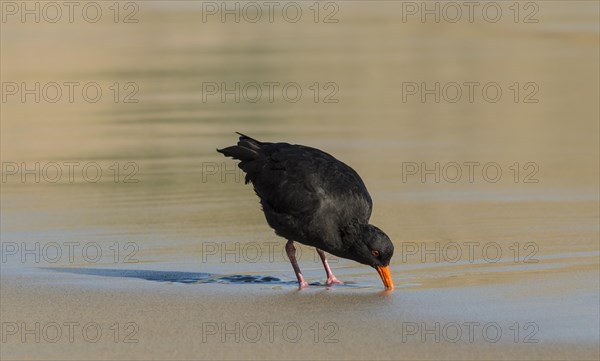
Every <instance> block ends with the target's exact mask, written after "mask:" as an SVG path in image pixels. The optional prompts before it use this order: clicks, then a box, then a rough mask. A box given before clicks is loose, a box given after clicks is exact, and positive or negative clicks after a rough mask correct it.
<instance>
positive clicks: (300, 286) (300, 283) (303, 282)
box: [298, 280, 308, 290]
mask: <svg viewBox="0 0 600 361" xmlns="http://www.w3.org/2000/svg"><path fill="white" fill-rule="evenodd" d="M303 288H308V282H306V281H304V280H303V281H301V282H298V289H299V290H301V289H303Z"/></svg>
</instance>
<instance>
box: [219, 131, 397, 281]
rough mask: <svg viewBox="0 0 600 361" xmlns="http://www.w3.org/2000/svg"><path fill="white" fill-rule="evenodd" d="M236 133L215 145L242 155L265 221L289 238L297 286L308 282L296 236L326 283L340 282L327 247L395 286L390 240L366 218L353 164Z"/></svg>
mask: <svg viewBox="0 0 600 361" xmlns="http://www.w3.org/2000/svg"><path fill="white" fill-rule="evenodd" d="M237 134H239V135H240V138H239V142H238V143H237V145H234V146H231V147H227V148H224V149H217V151H218V152H219V153H222V154H224V155H225V156H228V157H231V158H234V159H237V160H240V161H241V162H240V163H239V165H238V166H239V167H240V168H241V169H242V170H243V171H244V172H245V173H246V184H248V183H249V182H252V184H253V185H254V191H255V192H256V194H257V195H258V197H259V198H260V203H261V204H262V208H263V211H264V213H265V217H266V219H267V222H268V223H269V225H270V226H271V227H272V228H273V229H274V230H275V233H276V234H278V235H279V236H281V237H283V238H285V239H287V240H288V242H287V244H286V246H285V249H286V251H287V254H288V257H289V259H290V262H291V263H292V267H293V268H294V272H295V273H296V277H297V278H298V283H299V286H300V288H304V287H308V283H306V281H305V280H304V277H302V273H301V272H300V267H299V266H298V262H297V261H296V256H295V255H296V248H295V247H294V241H297V242H300V243H302V244H305V245H308V246H312V247H315V248H316V249H317V253H318V254H319V256H320V257H321V261H322V262H323V266H324V267H325V271H326V272H327V284H328V285H331V284H334V283H342V282H340V281H339V280H338V279H337V278H336V277H335V276H334V275H333V273H332V272H331V269H330V268H329V265H328V264H327V259H326V258H325V252H329V253H331V254H333V255H336V256H338V257H342V258H349V259H352V260H355V261H357V262H360V263H362V264H366V265H369V266H371V267H373V268H375V269H376V270H377V272H378V273H379V276H380V277H381V280H382V281H383V284H384V286H385V287H386V288H388V289H393V288H394V284H393V283H392V277H391V275H390V270H389V263H390V259H391V258H392V255H393V253H394V245H393V244H392V242H391V241H390V239H389V238H388V236H387V235H386V234H385V233H383V231H381V230H380V229H379V228H377V227H375V226H373V225H370V224H369V218H370V217H371V210H372V208H373V202H372V201H371V196H370V195H369V192H368V191H367V188H366V187H365V184H364V183H363V181H362V179H360V177H359V176H358V174H357V173H356V172H355V171H354V169H352V168H350V167H349V166H347V165H346V164H344V163H342V162H340V161H339V160H337V159H335V158H334V157H333V156H331V155H329V154H327V153H325V152H323V151H321V150H319V149H315V148H311V147H306V146H303V145H296V144H288V143H267V142H259V141H258V140H256V139H252V138H250V137H248V136H246V135H244V134H242V133H237Z"/></svg>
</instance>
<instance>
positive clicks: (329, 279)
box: [326, 275, 344, 286]
mask: <svg viewBox="0 0 600 361" xmlns="http://www.w3.org/2000/svg"><path fill="white" fill-rule="evenodd" d="M343 284H344V282H342V281H340V280H338V279H337V278H335V276H333V275H332V276H331V277H327V283H326V285H327V286H333V285H343Z"/></svg>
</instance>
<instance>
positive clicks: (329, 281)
mask: <svg viewBox="0 0 600 361" xmlns="http://www.w3.org/2000/svg"><path fill="white" fill-rule="evenodd" d="M316 250H317V253H318V254H319V257H321V261H322V262H323V267H325V272H326V273H327V285H328V286H331V285H333V284H335V283H337V284H343V283H344V282H342V281H340V280H338V279H337V278H335V276H334V275H333V272H331V268H329V263H327V258H326V257H325V252H323V251H321V250H320V249H318V248H316Z"/></svg>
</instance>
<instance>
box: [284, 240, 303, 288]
mask: <svg viewBox="0 0 600 361" xmlns="http://www.w3.org/2000/svg"><path fill="white" fill-rule="evenodd" d="M285 251H286V252H287V255H288V258H289V259H290V262H291V263H292V267H293V268H294V272H295V273H296V277H297V278H298V287H299V288H300V289H302V288H306V287H308V283H306V281H305V280H304V277H302V273H300V266H298V261H296V247H294V241H288V242H287V243H286V245H285Z"/></svg>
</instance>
